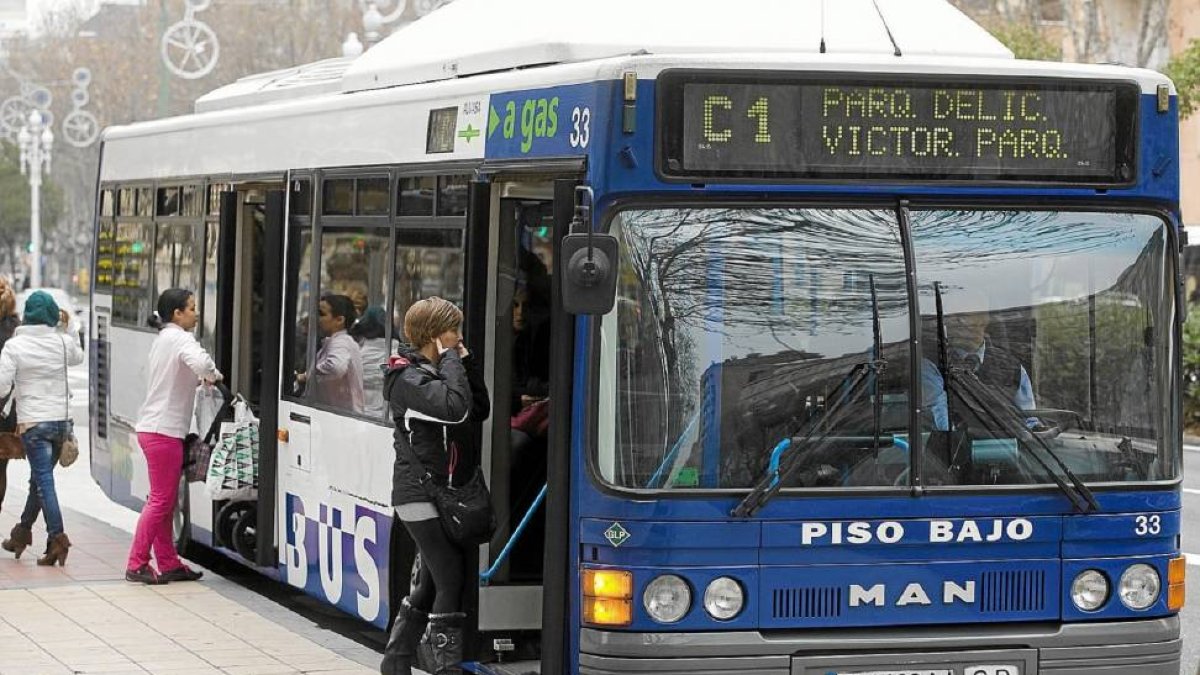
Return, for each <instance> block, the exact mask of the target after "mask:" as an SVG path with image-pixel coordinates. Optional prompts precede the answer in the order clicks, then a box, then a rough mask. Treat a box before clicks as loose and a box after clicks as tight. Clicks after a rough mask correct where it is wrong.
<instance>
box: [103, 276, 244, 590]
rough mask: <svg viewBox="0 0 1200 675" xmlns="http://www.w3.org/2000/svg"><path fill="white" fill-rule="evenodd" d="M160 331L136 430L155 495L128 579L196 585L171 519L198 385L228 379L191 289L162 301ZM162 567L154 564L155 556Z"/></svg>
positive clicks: (140, 527) (142, 520) (141, 522)
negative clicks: (204, 336) (197, 332)
mask: <svg viewBox="0 0 1200 675" xmlns="http://www.w3.org/2000/svg"><path fill="white" fill-rule="evenodd" d="M151 325H154V326H155V327H157V328H158V329H159V332H158V337H157V338H155V340H154V344H153V345H152V346H151V347H150V363H149V368H148V369H147V372H148V373H149V376H148V379H149V383H148V384H149V386H148V387H147V390H146V401H145V402H144V403H142V409H141V411H140V412H139V413H138V421H137V424H136V425H135V426H134V430H135V431H136V432H137V439H138V445H140V446H141V448H142V453H143V454H144V455H145V456H146V466H147V469H148V472H149V474H150V496H149V497H148V498H147V499H146V505H145V506H144V507H142V515H141V516H140V517H139V518H138V524H137V531H136V532H135V533H134V535H133V545H132V546H130V547H129V562H128V564H127V565H126V567H125V580H126V581H133V582H140V583H144V584H165V583H167V582H168V581H196V580H197V579H199V578H200V576H201V575H202V573H201V572H196V571H193V570H192V569H190V568H189V567H187V566H186V565H184V564H183V561H181V560H180V559H179V554H178V552H176V551H175V540H174V537H173V536H172V532H171V515H172V513H173V512H174V510H175V499H176V496H177V494H178V492H179V476H180V473H181V472H182V470H183V439H184V437H185V436H187V433H188V430H189V428H190V427H191V419H192V414H193V410H194V408H195V405H196V386H197V385H198V384H199V383H200V382H202V381H203V382H206V383H208V384H212V383H213V382H217V381H219V380H221V379H222V377H221V373H220V372H219V371H218V370H217V366H216V364H215V363H213V360H212V357H210V356H209V355H208V352H206V351H204V347H202V346H200V343H199V342H197V341H196V338H195V336H194V335H192V333H191V330H192V329H193V328H195V327H196V297H195V295H193V294H192V292H191V291H186V290H183V289H181V288H172V289H169V290H166V291H163V293H162V295H160V296H159V297H158V311H157V312H155V315H154V319H153V320H152V321H151ZM151 550H153V552H154V559H155V561H156V562H157V563H158V570H157V571H156V570H155V569H154V567H153V566H151V564H150V553H151Z"/></svg>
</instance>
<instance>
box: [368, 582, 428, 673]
mask: <svg viewBox="0 0 1200 675" xmlns="http://www.w3.org/2000/svg"><path fill="white" fill-rule="evenodd" d="M427 623H429V615H428V614H426V613H425V612H422V611H421V610H419V609H417V608H416V607H413V606H412V605H410V604H408V598H405V599H404V600H403V601H402V602H401V603H400V611H399V612H397V613H396V621H395V623H393V624H392V632H391V634H390V635H389V636H388V641H387V647H384V649H383V662H382V663H380V664H379V672H380V673H382V675H412V666H413V660H414V659H415V658H416V653H417V643H418V642H420V640H421V636H422V635H424V634H425V624H427Z"/></svg>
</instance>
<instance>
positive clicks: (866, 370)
mask: <svg viewBox="0 0 1200 675" xmlns="http://www.w3.org/2000/svg"><path fill="white" fill-rule="evenodd" d="M870 280H871V321H872V332H873V334H874V343H873V345H872V359H871V360H870V361H863V362H860V363H856V364H854V366H853V367H851V368H850V372H848V373H846V375H845V377H843V378H842V381H841V383H840V384H839V385H838V388H837V390H836V391H835V393H838V392H841V395H840V396H838V397H837V398H836V400H834V403H833V404H832V405H831V406H829V407H828V408H827V409H826V410H825V414H824V415H822V416H821V417H819V418H818V419H817V420H816V421H815V422H813V423H812V425H810V426H809V428H808V432H807V433H806V434H804V436H802V437H788V438H785V439H783V440H782V441H780V442H779V443H778V444H777V445H776V446H775V448H774V450H772V452H771V456H772V457H771V459H772V461H771V463H770V465H769V466H768V468H767V473H766V475H765V476H763V477H762V478H761V479H760V480H759V481H758V483H757V484H756V485H755V486H754V488H753V489H752V490H751V491H750V494H748V495H746V497H745V499H743V500H742V501H741V502H740V503H739V504H738V505H737V506H736V507H734V509H733V511H732V512H731V513H730V515H732V516H733V517H734V518H749V517H751V516H753V515H754V514H755V513H757V512H758V510H759V509H761V508H762V507H764V506H766V505H767V502H769V501H771V499H772V498H773V497H774V496H775V495H776V494H778V493H779V491H780V490H781V489H783V485H784V483H786V482H787V481H788V480H789V479H791V478H792V477H793V475H794V474H796V472H797V471H798V470H799V469H800V467H801V466H804V465H805V462H803V461H802V460H804V459H806V458H807V457H808V455H809V453H810V452H811V451H812V450H814V449H816V448H819V447H821V443H822V442H823V441H824V440H825V438H826V437H827V436H829V434H830V432H831V431H833V430H834V429H835V428H836V426H837V425H836V423H837V422H840V421H841V418H842V417H843V416H844V415H845V412H846V411H847V410H848V409H849V405H848V404H849V403H852V402H853V401H855V400H857V399H858V394H859V389H860V388H863V384H864V382H866V379H867V376H868V375H872V376H873V377H874V390H875V391H874V395H875V406H874V411H873V414H874V428H873V429H872V436H873V445H874V452H875V455H876V457H878V455H879V426H880V418H881V416H882V408H881V406H880V401H879V376H880V375H881V374H882V373H883V371H884V370H885V369H886V368H887V360H886V359H884V358H883V340H882V338H881V336H880V329H879V302H878V299H877V298H876V296H875V275H871V276H870ZM831 399H833V397H832V396H831V397H829V398H827V399H826V400H831ZM818 432H819V435H817V436H816V438H815V439H814V435H816V434H818ZM789 450H791V454H789V455H788V456H787V459H786V460H784V461H783V462H781V463H780V464H781V465H780V466H778V467H777V466H776V465H775V463H776V461H777V460H778V458H779V457H780V456H782V454H783V453H784V452H787V451H789ZM808 473H809V475H807V476H804V475H803V474H802V480H801V483H802V484H804V485H805V486H806V487H807V486H811V485H815V484H816V483H817V482H818V481H819V480H821V479H822V478H825V477H827V475H826V474H827V472H824V471H822V470H821V468H820V467H818V468H817V469H814V470H813V471H811V472H808Z"/></svg>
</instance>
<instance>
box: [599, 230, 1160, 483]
mask: <svg viewBox="0 0 1200 675" xmlns="http://www.w3.org/2000/svg"><path fill="white" fill-rule="evenodd" d="M612 231H613V233H614V234H616V235H617V237H618V238H619V239H620V241H621V246H622V248H621V262H620V265H621V267H620V281H619V290H618V302H617V306H616V308H615V309H614V310H613V313H612V314H610V315H609V316H608V317H606V318H605V320H604V321H603V323H602V331H601V333H602V348H601V362H600V368H601V385H600V386H601V389H600V398H601V401H600V404H601V410H600V420H601V427H600V435H599V439H598V440H599V444H598V447H599V450H598V455H597V466H598V469H599V471H600V474H601V476H602V477H603V478H604V479H605V480H606V481H608V482H610V483H612V484H614V485H618V486H622V487H631V488H662V489H681V488H745V487H749V486H752V485H754V484H755V483H757V482H758V481H759V480H761V479H762V478H763V477H764V475H766V473H767V471H768V466H770V465H771V464H772V454H773V453H772V451H773V450H774V451H775V452H774V455H775V457H774V459H775V460H776V461H778V460H779V459H780V457H779V455H780V454H781V453H782V452H787V453H795V454H797V456H798V458H799V459H800V460H801V462H800V464H801V467H800V469H801V471H799V472H798V473H797V475H796V476H795V477H794V478H793V479H792V480H791V481H790V482H789V483H787V484H786V486H791V487H795V486H810V485H821V486H872V485H875V486H878V485H907V484H908V483H909V482H910V476H909V472H908V466H909V458H908V454H907V443H906V442H905V439H906V438H907V436H908V434H909V429H908V410H909V398H910V392H911V391H912V389H913V387H912V386H911V383H910V382H909V376H908V374H909V370H910V367H909V363H910V359H911V358H913V356H911V355H910V349H909V344H910V342H909V328H908V326H909V310H908V306H907V295H906V289H905V267H904V258H903V252H902V249H901V245H900V236H899V228H898V225H897V223H896V218H895V214H894V213H893V212H891V211H886V210H867V209H788V208H774V209H767V208H691V209H688V208H680V209H653V210H644V211H626V212H622V213H620V214H618V215H617V216H616V218H615V219H614V221H613V225H612ZM912 231H913V242H914V249H915V253H916V272H917V278H918V288H919V301H920V309H919V314H920V317H921V321H920V323H921V329H922V333H923V335H922V346H923V352H922V353H921V354H917V355H915V358H918V359H920V361H921V362H920V373H921V383H922V389H923V390H924V396H923V397H924V401H923V402H922V403H923V406H922V408H923V409H924V410H925V414H924V416H923V420H922V429H921V433H923V434H924V435H926V438H927V441H926V445H927V446H928V450H929V451H928V452H927V453H926V463H925V466H924V467H923V472H924V476H925V482H926V484H927V485H938V484H943V485H957V484H1032V483H1039V484H1040V483H1047V482H1049V480H1050V477H1049V476H1048V475H1047V474H1046V469H1045V468H1044V467H1043V466H1042V465H1040V464H1039V463H1038V462H1035V461H1034V460H1033V458H1031V457H1030V453H1029V452H1028V451H1027V450H1028V448H1027V447H1025V446H1026V444H1027V442H1028V440H1027V439H1026V440H1021V439H1020V438H1018V437H1021V438H1025V437H1027V436H1029V434H1026V433H1025V432H1026V431H1028V432H1029V433H1030V434H1036V438H1037V439H1038V441H1037V442H1038V443H1045V444H1046V447H1048V448H1050V450H1051V452H1052V453H1054V454H1057V455H1059V456H1062V457H1063V460H1064V461H1065V462H1066V463H1067V464H1068V465H1069V467H1070V469H1071V470H1073V471H1074V472H1075V473H1076V474H1078V475H1079V477H1080V478H1082V479H1083V480H1085V481H1123V480H1153V479H1160V478H1165V477H1170V476H1173V475H1174V474H1175V471H1176V469H1175V467H1174V464H1173V461H1172V459H1171V456H1170V454H1169V452H1168V451H1167V449H1166V446H1168V445H1170V444H1169V443H1160V441H1162V440H1163V439H1162V430H1163V429H1167V428H1170V426H1169V421H1170V420H1169V419H1168V418H1167V415H1169V414H1172V413H1171V406H1170V405H1169V401H1170V400H1171V399H1170V397H1169V395H1168V394H1167V392H1169V391H1170V389H1169V383H1170V382H1172V381H1173V378H1172V376H1171V373H1170V371H1169V368H1170V364H1171V361H1172V359H1171V353H1170V348H1171V329H1170V327H1171V325H1172V320H1173V317H1172V311H1173V309H1172V308H1173V303H1172V300H1171V294H1170V293H1169V292H1167V289H1169V288H1170V286H1169V285H1167V284H1166V282H1165V279H1167V278H1168V275H1169V273H1170V266H1169V262H1168V259H1167V257H1166V256H1167V255H1168V253H1169V252H1168V247H1167V244H1166V238H1165V232H1164V230H1163V223H1162V221H1161V220H1159V219H1158V218H1155V217H1151V216H1141V215H1128V214H1100V213H1061V212H1011V211H1008V212H1001V211H954V212H950V211H917V212H913V214H912ZM872 280H873V281H874V284H875V286H876V291H877V301H876V303H875V309H876V310H877V311H878V316H879V322H880V329H881V331H880V333H881V335H880V337H881V340H880V343H881V344H880V347H881V349H880V354H879V355H878V356H880V357H882V359H884V360H885V361H886V362H887V366H886V368H885V369H884V370H883V372H882V373H880V374H878V375H876V374H870V375H869V376H868V377H867V378H866V380H865V381H864V382H863V386H860V387H858V388H857V389H855V390H854V391H850V390H849V388H848V387H847V385H848V384H849V378H850V377H851V374H852V373H854V372H857V371H856V370H855V368H856V366H859V365H860V364H864V363H867V362H870V361H872V360H874V359H875V357H876V356H877V355H876V354H875V351H876V349H875V344H874V340H873V335H872V313H873V307H872V301H871V294H870V284H871V281H872ZM935 282H937V284H938V286H939V288H940V291H941V294H942V299H943V304H944V311H943V316H942V317H941V321H940V324H941V328H942V330H941V331H940V332H939V330H938V326H939V320H938V316H937V312H936V309H935V292H934V283H935ZM939 335H940V336H941V337H939ZM939 347H941V348H942V349H941V350H939ZM950 368H954V369H959V370H956V371H954V372H958V373H962V374H966V373H968V372H969V373H970V375H971V377H972V378H973V379H972V381H977V382H979V383H980V384H981V386H982V387H984V389H981V390H980V391H978V392H975V393H976V394H977V395H976V396H975V397H974V400H975V402H974V404H972V403H971V402H970V401H965V400H964V397H963V395H962V394H961V393H957V392H955V391H954V390H953V387H952V386H950V387H948V386H947V384H948V382H949V383H953V382H955V381H957V379H956V378H955V377H950V378H943V377H942V374H943V373H947V372H950V371H948V370H947V369H950ZM968 369H969V370H968ZM980 393H985V394H987V396H984V397H983V399H986V401H987V404H986V405H982V404H981V403H980V402H979V401H980V400H981V397H980V396H978V394H980ZM968 398H971V397H970V396H968ZM1006 420H1007V421H1006ZM1008 421H1015V423H1016V424H1017V425H1018V426H1016V427H1013V426H1011V425H1009V424H1008ZM822 425H825V426H824V427H823V426H822ZM813 429H824V432H825V433H822V434H820V435H819V438H815V440H814V438H810V439H809V441H807V442H805V443H796V444H793V446H792V447H791V448H789V449H786V450H780V448H781V446H782V445H785V444H783V443H781V442H782V441H784V440H785V439H792V440H796V441H799V440H801V439H804V438H805V436H806V434H808V433H809V432H810V431H812V430H813ZM1018 432H1020V433H1018Z"/></svg>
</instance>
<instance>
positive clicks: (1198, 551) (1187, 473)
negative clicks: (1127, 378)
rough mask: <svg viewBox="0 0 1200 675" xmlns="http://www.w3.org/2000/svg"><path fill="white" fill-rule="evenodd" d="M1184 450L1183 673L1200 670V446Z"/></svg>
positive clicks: (1187, 447) (1188, 447)
mask: <svg viewBox="0 0 1200 675" xmlns="http://www.w3.org/2000/svg"><path fill="white" fill-rule="evenodd" d="M1184 447H1185V450H1184V453H1183V470H1184V483H1183V485H1184V488H1183V550H1184V551H1186V552H1187V553H1188V589H1187V605H1186V606H1184V608H1183V614H1182V616H1183V673H1184V674H1185V675H1195V674H1196V673H1200V445H1185V446H1184Z"/></svg>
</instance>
